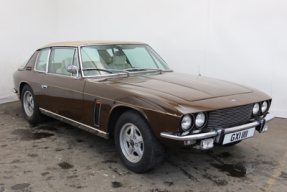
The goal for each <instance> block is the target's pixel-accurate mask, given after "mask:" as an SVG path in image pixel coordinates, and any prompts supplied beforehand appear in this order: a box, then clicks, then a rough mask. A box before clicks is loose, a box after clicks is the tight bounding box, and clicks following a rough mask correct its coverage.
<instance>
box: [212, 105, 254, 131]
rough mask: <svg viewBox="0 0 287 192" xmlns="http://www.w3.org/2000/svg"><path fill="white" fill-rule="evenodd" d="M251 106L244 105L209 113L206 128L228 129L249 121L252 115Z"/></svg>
mask: <svg viewBox="0 0 287 192" xmlns="http://www.w3.org/2000/svg"><path fill="white" fill-rule="evenodd" d="M252 109H253V105H252V104H249V105H244V106H239V107H232V108H227V109H220V110H216V111H211V112H210V113H209V120H208V124H207V127H208V128H211V127H218V126H220V127H223V128H225V127H229V126H235V125H239V124H242V123H246V122H248V121H249V119H250V118H251V115H252Z"/></svg>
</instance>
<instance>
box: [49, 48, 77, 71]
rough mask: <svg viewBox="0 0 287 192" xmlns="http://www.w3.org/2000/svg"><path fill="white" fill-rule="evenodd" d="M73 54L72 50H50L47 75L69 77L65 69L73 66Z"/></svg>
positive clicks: (73, 50)
mask: <svg viewBox="0 0 287 192" xmlns="http://www.w3.org/2000/svg"><path fill="white" fill-rule="evenodd" d="M74 53H75V49H74V48H52V51H51V55H50V61H49V67H48V73H54V74H60V75H71V73H69V72H68V71H67V67H68V65H72V64H73V63H72V62H73V57H74Z"/></svg>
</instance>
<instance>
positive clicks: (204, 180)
mask: <svg viewBox="0 0 287 192" xmlns="http://www.w3.org/2000/svg"><path fill="white" fill-rule="evenodd" d="M286 132H287V119H279V118H276V119H275V120H273V121H272V122H270V124H269V131H268V132H267V133H262V134H259V133H257V132H256V133H255V136H254V137H253V138H251V139H247V140H245V141H243V142H241V143H240V144H238V145H236V146H232V147H224V146H216V147H215V148H214V149H211V150H208V151H199V150H196V149H193V148H184V149H167V152H166V156H165V160H164V162H163V163H162V165H161V166H160V167H159V168H158V169H156V170H154V171H152V172H149V173H146V174H135V173H132V172H130V171H129V170H127V169H126V168H125V167H124V166H123V164H122V162H121V161H120V159H119V157H118V156H117V154H116V152H115V146H114V142H113V141H112V140H105V139H102V138H100V137H97V136H95V135H92V134H90V133H88V132H85V131H82V130H80V129H78V128H75V127H72V126H70V125H67V124H65V123H62V122H59V121H56V120H53V119H47V121H46V122H45V123H42V124H39V125H36V126H31V125H29V124H28V123H27V122H26V120H25V119H24V118H23V115H22V111H21V104H20V102H19V101H17V102H12V103H6V104H2V105H0V192H6V191H25V192H31V191H33V192H41V191H46V192H48V191H59V192H60V191H61V192H62V191H69V192H70V191H81V192H82V191H89V192H90V191H151V192H152V191H153V192H156V191H213V192H215V191H242V192H245V191H252V192H256V191H287V148H286V146H287V141H286V136H287V134H286Z"/></svg>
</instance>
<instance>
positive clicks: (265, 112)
mask: <svg viewBox="0 0 287 192" xmlns="http://www.w3.org/2000/svg"><path fill="white" fill-rule="evenodd" d="M264 102H266V103H267V107H266V110H265V111H264V112H263V111H262V106H263V103H264ZM269 107H270V101H269V100H266V101H262V102H260V113H261V114H262V115H266V114H267V113H268V111H269Z"/></svg>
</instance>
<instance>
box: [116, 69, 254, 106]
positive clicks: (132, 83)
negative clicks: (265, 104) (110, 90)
mask: <svg viewBox="0 0 287 192" xmlns="http://www.w3.org/2000/svg"><path fill="white" fill-rule="evenodd" d="M112 81H113V82H114V83H116V84H117V86H119V87H123V88H126V89H131V90H133V91H136V90H138V91H141V92H146V93H149V94H156V93H158V94H160V95H163V94H164V95H165V94H166V95H170V96H172V97H177V98H179V99H183V100H185V101H188V102H192V101H198V100H205V99H210V98H217V97H224V96H231V95H237V94H245V93H251V92H253V91H252V90H251V89H249V88H246V87H244V86H241V85H238V84H235V83H230V82H227V81H223V80H219V79H214V78H208V77H203V76H195V75H188V74H181V73H170V72H167V73H163V74H157V75H155V74H149V75H141V76H134V77H129V78H119V79H114V80H112Z"/></svg>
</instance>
